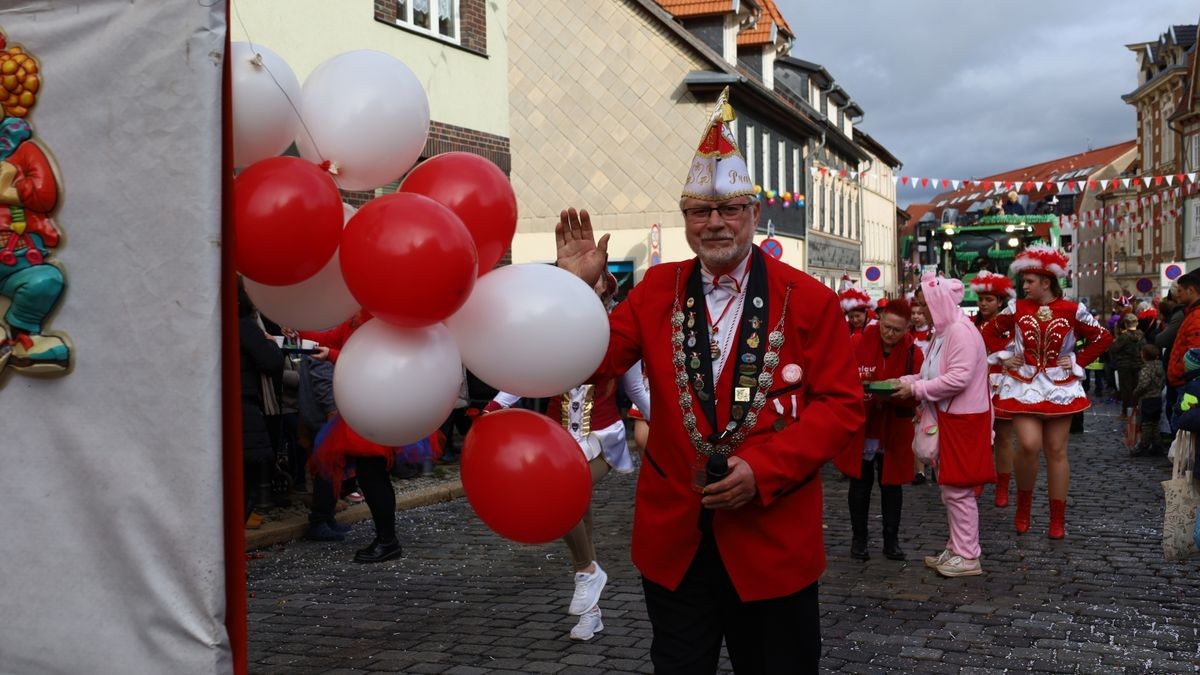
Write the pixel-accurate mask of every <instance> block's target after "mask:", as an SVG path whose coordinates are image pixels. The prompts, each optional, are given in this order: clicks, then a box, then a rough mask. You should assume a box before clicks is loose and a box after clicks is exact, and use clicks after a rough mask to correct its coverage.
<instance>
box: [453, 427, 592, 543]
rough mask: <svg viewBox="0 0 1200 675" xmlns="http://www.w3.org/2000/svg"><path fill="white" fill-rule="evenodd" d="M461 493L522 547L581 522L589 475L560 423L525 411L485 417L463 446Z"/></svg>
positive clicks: (588, 497) (589, 495)
mask: <svg viewBox="0 0 1200 675" xmlns="http://www.w3.org/2000/svg"><path fill="white" fill-rule="evenodd" d="M460 473H461V476H462V483H463V491H464V492H465V493H466V495H467V501H468V502H470V504H471V508H473V509H475V513H476V514H478V515H479V519H480V520H482V521H483V522H484V524H486V525H487V526H488V527H490V528H491V529H492V531H493V532H495V533H496V534H498V535H500V536H502V537H504V538H506V539H511V540H513V541H519V542H521V543H523V544H544V543H546V542H548V541H554V540H555V539H561V538H562V537H563V536H564V535H566V534H567V532H570V531H571V528H573V527H575V525H576V524H577V523H579V521H580V520H581V519H582V518H583V514H584V512H586V511H587V508H588V503H589V502H590V501H591V498H592V476H591V473H590V472H589V471H588V466H587V460H586V459H584V456H583V451H581V450H580V449H579V444H578V443H576V442H575V439H574V438H572V437H571V434H569V433H567V431H566V430H565V429H563V428H562V426H561V425H559V424H556V423H555V422H554V421H553V420H551V419H550V418H549V417H546V416H545V415H539V414H537V413H535V412H531V411H529V410H503V411H500V412H494V413H489V414H487V415H483V416H481V417H480V418H478V419H477V420H475V422H473V423H472V425H471V431H470V433H468V434H467V438H466V440H465V441H464V442H463V449H462V461H461V467H460Z"/></svg>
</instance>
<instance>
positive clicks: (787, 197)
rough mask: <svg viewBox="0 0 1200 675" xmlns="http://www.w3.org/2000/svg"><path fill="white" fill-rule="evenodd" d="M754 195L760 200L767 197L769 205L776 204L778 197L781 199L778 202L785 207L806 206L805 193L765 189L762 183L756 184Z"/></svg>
mask: <svg viewBox="0 0 1200 675" xmlns="http://www.w3.org/2000/svg"><path fill="white" fill-rule="evenodd" d="M754 197H755V199H760V200H762V199H765V200H766V202H767V206H775V204H776V203H777V202H776V199H777V198H778V200H779V202H778V203H779V204H780V205H781V206H783V208H785V209H790V208H792V206H793V205H795V206H804V195H802V194H800V193H795V194H793V193H791V192H776V191H774V190H767V189H764V188H763V186H761V185H755V186H754Z"/></svg>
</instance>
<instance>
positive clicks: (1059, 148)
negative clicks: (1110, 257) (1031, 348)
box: [775, 0, 1200, 204]
mask: <svg viewBox="0 0 1200 675" xmlns="http://www.w3.org/2000/svg"><path fill="white" fill-rule="evenodd" d="M775 2H776V4H777V5H778V6H779V9H780V11H782V12H783V15H784V18H785V19H787V21H788V23H789V24H790V25H791V27H792V30H793V31H795V33H796V44H795V46H794V47H793V49H792V55H793V56H795V57H797V58H801V59H805V60H807V61H814V62H816V63H819V64H821V65H823V66H825V68H826V69H827V70H828V71H829V72H830V74H832V75H833V77H834V78H835V79H836V80H837V82H838V83H839V84H840V85H841V86H842V88H843V89H845V90H846V91H847V92H848V93H849V94H850V96H851V98H853V99H854V100H855V101H857V102H858V104H859V105H860V106H861V107H862V108H863V110H864V111H866V115H865V117H864V118H863V121H862V124H861V127H860V128H861V129H862V130H864V131H866V132H867V133H869V134H871V135H872V136H874V137H875V139H876V140H878V141H879V142H880V143H882V144H883V146H884V147H886V148H887V149H888V150H890V151H891V152H892V154H893V155H895V156H896V157H897V158H898V159H899V160H900V161H902V162H903V163H904V168H903V169H902V170H901V172H900V173H901V174H902V175H912V176H922V177H929V178H952V179H954V178H971V177H982V176H986V175H988V174H992V173H996V172H999V171H1004V170H1007V169H1016V168H1020V167H1022V166H1027V165H1030V164H1036V163H1038V162H1043V161H1046V160H1048V159H1052V158H1054V157H1062V156H1066V155H1070V154H1074V153H1077V152H1083V151H1084V150H1086V149H1087V148H1088V147H1089V146H1090V147H1094V148H1098V147H1103V146H1105V145H1112V144H1114V143H1119V142H1121V141H1126V140H1131V139H1133V138H1135V136H1136V133H1137V132H1136V128H1135V119H1136V117H1135V113H1134V109H1133V107H1132V106H1130V105H1128V104H1126V103H1125V102H1124V101H1122V100H1121V95H1122V94H1127V93H1129V92H1130V91H1133V89H1134V88H1135V87H1136V85H1137V65H1136V60H1135V58H1136V57H1135V55H1134V54H1133V52H1131V51H1129V50H1128V49H1126V48H1125V45H1126V44H1130V43H1134V42H1147V41H1151V40H1157V39H1158V37H1159V35H1161V34H1162V33H1163V32H1165V31H1166V30H1167V28H1168V27H1169V26H1171V25H1172V24H1187V23H1191V24H1193V25H1194V24H1195V22H1196V21H1197V19H1198V18H1200V3H1198V2H1196V0H1136V1H1133V0H1121V1H1114V0H1099V1H1097V0H1093V1H1092V2H1086V3H1085V2H1066V1H1061V0H1037V1H1033V0H1009V1H1008V2H986V3H981V2H972V1H964V0H955V1H950V0H911V1H909V2H895V1H894V0H857V1H852V2H814V1H813V0H775ZM934 194H936V193H935V192H934V191H932V190H921V191H912V190H907V191H904V192H902V193H901V194H900V196H899V201H900V202H901V204H908V203H910V202H921V201H927V200H928V198H929V197H932V196H933V195H934Z"/></svg>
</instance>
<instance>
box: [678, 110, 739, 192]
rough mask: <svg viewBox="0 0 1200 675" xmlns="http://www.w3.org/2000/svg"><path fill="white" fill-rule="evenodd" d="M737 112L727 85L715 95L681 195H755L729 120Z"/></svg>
mask: <svg viewBox="0 0 1200 675" xmlns="http://www.w3.org/2000/svg"><path fill="white" fill-rule="evenodd" d="M736 117H737V115H735V114H734V112H733V106H731V105H729V88H728V87H726V88H725V91H722V92H721V95H720V96H719V97H717V105H716V108H714V109H713V112H712V115H710V116H709V118H708V125H707V126H706V127H705V128H704V135H703V136H701V137H700V145H699V147H697V148H696V156H695V157H693V158H692V167H691V169H689V170H688V176H687V182H686V183H685V184H684V186H683V196H684V197H691V198H692V199H703V200H705V201H710V202H722V201H725V200H727V199H733V198H734V197H740V196H742V195H752V194H754V183H753V181H751V180H750V172H749V171H748V170H746V160H745V159H742V153H741V151H739V150H738V147H737V140H736V139H735V138H734V136H733V129H731V128H730V126H729V123H730V122H732V121H733V120H734V119H735V118H736Z"/></svg>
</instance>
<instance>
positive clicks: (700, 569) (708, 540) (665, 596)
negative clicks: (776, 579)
mask: <svg viewBox="0 0 1200 675" xmlns="http://www.w3.org/2000/svg"><path fill="white" fill-rule="evenodd" d="M642 587H643V588H644V590H645V593H646V610H647V612H648V613H649V615H650V625H651V626H652V627H653V629H654V639H653V641H652V642H651V645H650V659H651V661H652V662H653V663H654V672H655V673H656V674H657V675H702V674H704V673H715V672H717V663H718V661H719V659H720V656H721V640H722V638H723V639H724V641H725V646H726V648H728V650H729V660H730V661H731V662H732V664H733V670H734V672H735V673H737V674H738V675H768V674H770V675H776V674H778V675H783V674H785V673H786V674H788V675H792V674H794V673H816V672H818V668H819V666H820V662H821V614H820V608H819V606H818V604H817V584H816V583H813V584H811V585H809V586H807V587H806V588H804V589H802V590H800V591H798V592H796V593H793V594H792V595H787V596H784V597H782V598H772V599H770V600H759V601H755V602H742V601H741V600H740V599H739V598H738V596H737V591H735V590H734V588H733V582H731V581H730V580H729V574H728V573H727V572H726V571H725V565H724V563H723V562H722V561H721V555H720V552H719V551H718V550H717V545H716V541H715V540H714V539H713V536H712V535H711V534H708V535H705V536H704V538H703V539H702V540H701V542H700V548H699V550H698V551H697V552H696V557H695V558H694V559H693V560H692V564H691V566H690V567H689V568H688V571H687V573H686V574H685V575H684V577H683V582H682V583H680V584H679V588H677V589H675V590H674V591H671V590H669V589H667V588H665V587H663V586H660V585H658V584H656V583H654V582H653V581H649V580H647V579H645V578H643V579H642Z"/></svg>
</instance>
